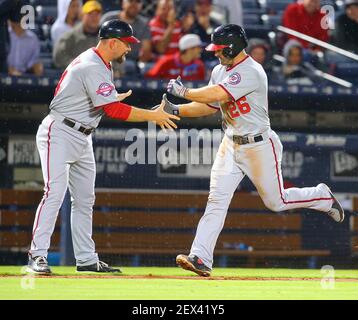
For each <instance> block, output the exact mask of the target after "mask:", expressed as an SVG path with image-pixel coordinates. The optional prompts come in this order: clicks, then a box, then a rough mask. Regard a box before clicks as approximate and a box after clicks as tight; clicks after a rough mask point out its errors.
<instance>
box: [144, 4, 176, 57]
mask: <svg viewBox="0 0 358 320" xmlns="http://www.w3.org/2000/svg"><path fill="white" fill-rule="evenodd" d="M149 27H150V32H151V36H152V44H153V46H154V52H155V53H156V54H159V55H163V54H174V53H176V52H178V51H179V49H178V46H179V39H180V37H181V36H182V28H181V24H180V22H179V21H178V20H177V19H176V11H175V7H174V1H173V0H159V1H158V4H157V9H156V12H155V16H154V18H153V19H151V20H150V22H149Z"/></svg>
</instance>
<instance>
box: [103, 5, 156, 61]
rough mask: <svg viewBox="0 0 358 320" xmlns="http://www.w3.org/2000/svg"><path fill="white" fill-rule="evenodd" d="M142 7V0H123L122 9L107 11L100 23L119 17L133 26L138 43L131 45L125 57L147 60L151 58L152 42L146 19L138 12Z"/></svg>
mask: <svg viewBox="0 0 358 320" xmlns="http://www.w3.org/2000/svg"><path fill="white" fill-rule="evenodd" d="M142 8H143V2H142V0H123V1H122V11H120V10H117V11H110V12H107V13H106V14H104V15H103V17H102V19H101V24H102V23H103V22H105V21H108V20H112V19H119V20H121V21H124V22H127V23H129V24H130V25H131V26H132V27H133V31H134V35H135V37H136V38H137V39H139V40H140V43H138V44H137V43H133V44H132V45H131V49H132V50H131V52H130V53H128V55H127V59H130V60H134V61H143V62H147V61H150V60H151V59H152V44H151V36H150V30H149V28H148V19H147V18H145V17H143V16H141V15H140V14H139V13H140V12H141V11H142Z"/></svg>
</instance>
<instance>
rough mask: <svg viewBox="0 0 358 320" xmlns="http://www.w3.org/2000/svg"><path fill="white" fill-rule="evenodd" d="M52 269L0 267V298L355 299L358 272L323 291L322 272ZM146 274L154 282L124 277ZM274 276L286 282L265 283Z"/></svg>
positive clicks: (340, 274) (340, 275) (344, 274)
mask: <svg viewBox="0 0 358 320" xmlns="http://www.w3.org/2000/svg"><path fill="white" fill-rule="evenodd" d="M52 270H53V272H54V276H52V277H48V278H29V277H25V276H23V275H21V267H0V299H2V300H4V299H11V300H13V299H16V300H20V299H71V300H72V299H80V300H83V299H125V300H157V299H160V300H190V299H204V300H239V299H324V300H325V299H355V300H356V299H358V282H357V281H356V282H353V281H349V279H351V278H355V279H358V271H356V270H335V279H336V281H335V284H334V288H332V289H324V288H322V286H321V279H322V276H323V275H322V274H321V272H320V270H301V269H300V270H297V269H229V268H227V269H220V268H217V269H215V270H214V272H213V274H212V275H213V277H240V278H242V277H250V278H257V280H256V279H255V280H222V279H221V278H220V279H221V280H218V279H215V280H206V279H205V280H201V279H198V277H197V276H195V275H194V274H192V273H190V272H187V271H184V270H182V269H180V268H154V267H153V268H132V267H125V268H123V274H121V275H118V276H116V277H111V278H108V277H106V276H105V275H103V276H101V277H100V278H86V277H85V276H82V273H81V274H77V273H76V272H75V269H74V267H53V268H52ZM4 275H7V277H5V276H4ZM148 275H152V278H143V279H142V278H140V279H129V278H127V277H126V276H148ZM61 276H78V278H64V277H61ZM87 276H88V274H87ZM156 276H168V277H170V276H178V277H180V276H186V277H188V276H190V279H168V278H160V279H158V278H156ZM275 277H276V278H287V280H286V279H282V280H268V279H267V278H275ZM191 278H192V279H191ZM289 278H314V279H313V280H295V279H293V280H292V279H291V280H290V279H289ZM265 279H266V280H265ZM340 279H341V280H340ZM343 279H346V280H345V281H342V280H343ZM26 287H30V288H27V289H26ZM31 287H32V288H31Z"/></svg>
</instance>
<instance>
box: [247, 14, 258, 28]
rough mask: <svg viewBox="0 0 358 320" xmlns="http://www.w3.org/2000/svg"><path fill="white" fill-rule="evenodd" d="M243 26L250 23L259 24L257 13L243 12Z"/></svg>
mask: <svg viewBox="0 0 358 320" xmlns="http://www.w3.org/2000/svg"><path fill="white" fill-rule="evenodd" d="M243 19H244V26H246V25H250V24H259V25H260V24H261V17H260V15H258V14H244V16H243Z"/></svg>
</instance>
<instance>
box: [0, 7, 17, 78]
mask: <svg viewBox="0 0 358 320" xmlns="http://www.w3.org/2000/svg"><path fill="white" fill-rule="evenodd" d="M21 6H22V1H21V0H0V72H8V67H7V55H8V52H9V33H8V24H7V22H8V19H13V20H16V16H19V15H20V9H21Z"/></svg>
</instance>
